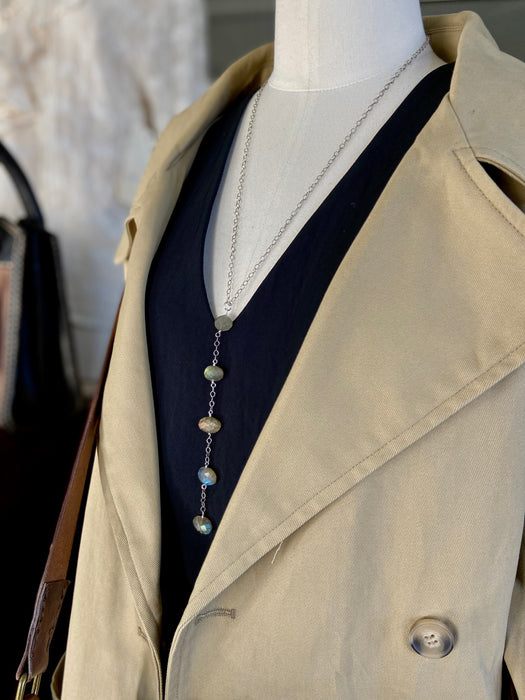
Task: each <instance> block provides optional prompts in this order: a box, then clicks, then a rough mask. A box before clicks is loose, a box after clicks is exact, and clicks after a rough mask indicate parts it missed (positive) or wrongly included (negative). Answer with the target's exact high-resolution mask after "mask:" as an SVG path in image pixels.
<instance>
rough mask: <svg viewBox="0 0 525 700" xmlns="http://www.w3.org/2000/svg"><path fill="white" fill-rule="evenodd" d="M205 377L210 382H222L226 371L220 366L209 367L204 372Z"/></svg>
mask: <svg viewBox="0 0 525 700" xmlns="http://www.w3.org/2000/svg"><path fill="white" fill-rule="evenodd" d="M204 377H205V378H206V379H207V380H208V381H210V382H220V381H221V379H222V378H223V377H224V370H223V369H222V367H219V365H208V366H207V367H206V369H205V370H204Z"/></svg>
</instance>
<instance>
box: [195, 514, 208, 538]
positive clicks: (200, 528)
mask: <svg viewBox="0 0 525 700" xmlns="http://www.w3.org/2000/svg"><path fill="white" fill-rule="evenodd" d="M193 527H194V528H195V529H196V530H197V532H200V533H201V535H209V534H210V532H211V531H212V524H211V522H210V521H209V520H208V518H203V516H202V515H196V516H195V517H194V518H193Z"/></svg>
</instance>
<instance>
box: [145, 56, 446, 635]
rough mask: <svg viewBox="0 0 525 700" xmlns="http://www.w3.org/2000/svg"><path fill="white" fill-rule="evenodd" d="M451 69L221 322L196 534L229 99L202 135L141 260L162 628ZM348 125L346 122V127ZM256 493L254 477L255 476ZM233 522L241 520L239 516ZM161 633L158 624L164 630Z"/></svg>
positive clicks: (432, 82) (187, 588)
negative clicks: (206, 256) (159, 233)
mask: <svg viewBox="0 0 525 700" xmlns="http://www.w3.org/2000/svg"><path fill="white" fill-rule="evenodd" d="M452 70H453V65H452V64H449V65H446V66H442V67H440V68H438V69H436V70H435V71H433V72H432V73H431V74H429V75H428V76H426V77H425V78H424V79H423V80H422V81H421V82H420V83H419V85H417V86H416V88H414V90H413V91H412V92H411V93H410V95H409V96H408V97H407V98H406V99H405V100H404V102H403V103H402V104H401V106H400V107H399V108H398V109H397V110H396V112H395V113H394V115H393V116H392V117H391V118H390V119H389V120H388V122H387V123H386V124H385V125H384V126H383V128H382V129H381V130H380V131H379V132H378V134H377V135H376V136H375V137H374V139H373V140H372V142H371V143H370V144H369V145H368V147H367V148H366V150H365V151H364V152H363V153H362V154H361V156H360V157H359V158H358V160H357V161H356V162H355V164H354V165H353V166H352V167H351V169H350V170H349V171H348V173H347V174H346V175H345V176H344V177H343V179H342V180H341V181H340V182H339V184H338V185H337V186H336V187H335V188H334V189H333V190H332V192H331V193H330V194H329V196H328V197H327V198H326V199H325V201H324V202H323V203H322V204H321V206H320V207H319V208H318V209H317V211H316V212H315V213H314V214H313V216H312V217H311V218H310V219H309V221H308V222H307V223H306V224H305V226H304V227H303V229H302V230H301V232H300V233H299V234H298V235H297V236H296V238H295V239H294V240H293V242H292V243H291V244H290V246H289V247H288V249H287V250H286V251H285V252H284V253H283V255H282V256H281V258H280V259H279V261H278V262H277V264H276V265H275V266H274V268H273V269H272V270H271V271H270V272H269V274H268V275H267V277H266V278H265V279H264V281H263V282H262V284H261V285H260V287H259V288H258V289H257V291H256V292H255V294H254V295H253V297H252V298H251V300H250V301H249V303H248V304H247V306H246V307H245V309H244V310H243V311H242V313H241V314H240V315H239V317H238V319H237V320H236V321H235V324H234V326H233V329H232V330H231V331H229V332H228V333H223V334H222V339H221V350H220V360H219V364H220V366H221V367H223V368H224V370H225V377H224V379H223V380H222V381H221V382H219V383H218V384H217V397H216V400H215V410H214V415H215V416H217V417H218V418H219V419H220V420H221V421H222V423H223V428H222V430H221V431H220V432H219V433H217V434H216V435H215V436H214V438H213V446H212V458H211V466H212V467H213V468H214V469H215V471H216V472H217V474H218V481H217V484H216V485H214V486H210V487H209V488H208V491H207V517H209V518H210V519H211V521H212V522H213V526H214V531H213V532H212V534H210V535H201V534H199V533H198V532H197V531H196V530H195V529H194V527H193V524H192V520H193V517H194V516H195V515H198V514H199V510H200V482H199V480H198V477H197V471H198V469H199V467H201V466H202V464H203V461H204V449H205V440H206V434H205V433H203V432H201V431H200V430H199V429H198V427H197V423H198V420H199V419H200V418H201V417H202V416H205V415H207V413H208V401H209V389H210V385H209V382H208V381H206V380H205V379H204V377H203V370H204V368H205V367H206V365H208V364H211V358H212V351H213V341H214V334H215V328H214V324H213V320H214V319H213V316H212V313H211V311H210V308H209V305H208V301H207V296H206V290H205V286H204V280H203V272H202V270H203V249H204V240H205V235H206V231H207V227H208V222H209V218H210V213H211V210H212V206H213V202H214V199H215V196H216V193H217V190H218V187H219V184H220V181H221V177H222V175H223V171H224V167H225V164H226V161H227V157H228V153H229V151H230V147H231V145H232V141H233V138H234V136H235V132H236V129H237V127H238V124H239V121H240V119H241V116H242V114H243V111H244V109H245V108H246V105H247V102H248V100H249V97H250V96H249V95H248V96H243V97H242V98H240V99H238V100H237V101H236V102H235V103H234V104H233V105H232V106H231V107H230V108H229V109H228V110H227V112H226V113H225V114H224V115H223V116H222V118H221V119H219V120H218V121H217V122H215V123H214V124H213V126H212V127H211V128H210V129H209V130H208V132H207V134H206V136H205V138H204V140H203V142H202V144H201V146H200V149H199V151H198V153H197V156H196V159H195V161H194V164H193V166H192V168H191V170H190V172H189V174H188V177H187V179H186V181H185V184H184V186H183V189H182V192H181V195H180V197H179V200H178V202H177V205H176V207H175V210H174V212H173V215H172V216H171V219H170V221H169V223H168V226H167V228H166V232H165V234H164V237H163V239H162V242H161V244H160V247H159V250H158V252H157V254H156V256H155V259H154V261H153V264H152V267H151V270H150V274H149V281H148V288H147V293H146V326H147V336H148V348H149V355H150V363H151V373H152V382H153V392H154V401H155V410H156V421H157V434H158V447H159V457H160V468H161V474H162V484H163V494H162V496H163V554H162V562H163V566H162V582H161V588H162V593H163V608H164V619H165V626H166V627H167V628H168V629H165V634H166V635H167V638H168V637H169V635H170V634H171V631H172V628H173V626H174V625H175V624H176V622H177V620H178V619H179V618H180V615H181V613H182V611H183V609H184V607H185V605H186V602H187V599H188V597H189V594H190V592H191V589H192V587H193V584H194V583H195V580H196V577H197V575H198V573H199V570H200V567H201V565H202V562H203V561H204V558H205V556H206V553H207V551H208V548H209V546H210V544H211V541H212V540H213V537H214V532H215V530H216V528H217V526H219V523H220V520H221V517H222V515H223V513H224V510H225V508H226V506H227V504H228V501H229V499H230V497H231V495H232V492H233V490H234V488H235V485H236V483H237V481H238V479H239V476H240V474H241V472H242V470H243V467H244V465H245V463H246V461H247V459H248V457H249V455H250V452H251V450H252V448H253V446H254V444H255V442H256V440H257V437H258V435H259V433H260V432H261V429H262V427H263V425H264V423H265V421H266V419H267V417H268V414H269V412H270V411H271V409H272V406H273V404H274V402H275V400H276V398H277V396H278V394H279V392H280V390H281V388H282V386H283V383H284V381H285V379H286V377H287V375H288V373H289V371H290V368H291V366H292V364H293V362H294V359H295V357H296V355H297V353H298V351H299V348H300V346H301V344H302V342H303V339H304V337H305V335H306V333H307V331H308V328H309V326H310V323H311V322H312V320H313V317H314V315H315V313H316V311H317V308H318V306H319V304H320V302H321V300H322V298H323V295H324V294H325V292H326V289H327V287H328V285H329V283H330V281H331V279H332V277H333V276H334V273H335V272H336V270H337V268H338V266H339V264H340V263H341V260H342V258H343V257H344V255H345V253H346V252H347V250H348V248H349V246H350V245H351V243H352V241H353V240H354V238H355V236H356V235H357V234H358V232H359V229H360V228H361V226H362V224H363V222H364V221H365V219H366V218H367V217H368V215H369V213H370V211H371V209H372V207H373V206H374V204H375V202H376V200H377V199H378V197H379V196H380V194H381V192H382V190H383V188H384V187H385V185H386V184H387V182H388V180H389V179H390V177H391V175H392V173H393V172H394V170H395V168H396V167H397V165H398V164H399V162H400V160H401V159H402V158H403V156H404V154H405V153H406V151H407V150H408V148H409V147H410V146H411V145H412V143H413V142H414V140H415V138H416V137H417V135H418V133H419V132H420V130H421V129H422V128H423V126H424V125H425V123H426V122H427V121H428V119H429V118H430V116H431V115H432V113H433V112H434V111H435V109H436V107H437V106H438V104H439V103H440V101H441V100H442V98H443V96H444V95H445V94H446V93H447V92H448V90H449V87H450V79H451V75H452ZM349 127H350V125H349ZM261 488H264V474H261ZM239 527H242V523H239ZM168 630H169V631H168Z"/></svg>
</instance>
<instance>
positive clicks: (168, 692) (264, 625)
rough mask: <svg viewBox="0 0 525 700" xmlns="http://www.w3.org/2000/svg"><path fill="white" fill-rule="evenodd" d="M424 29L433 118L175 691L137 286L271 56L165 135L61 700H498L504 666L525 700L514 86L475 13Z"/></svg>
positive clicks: (524, 430) (138, 218)
mask: <svg viewBox="0 0 525 700" xmlns="http://www.w3.org/2000/svg"><path fill="white" fill-rule="evenodd" d="M426 28H427V31H428V33H429V35H430V37H431V42H432V46H433V48H434V50H435V52H436V53H437V54H439V55H440V56H441V57H442V58H444V59H445V60H446V61H453V60H455V61H456V67H455V72H454V76H453V79H452V86H451V90H450V94H449V95H448V96H447V97H446V98H445V99H444V100H443V101H442V103H441V105H440V107H439V108H438V109H437V111H436V112H435V114H434V115H433V116H432V118H431V119H430V121H429V122H428V124H427V125H426V126H425V127H424V129H423V130H422V132H421V133H420V135H419V137H418V138H417V140H416V141H415V143H414V145H413V146H412V147H411V148H410V150H409V151H408V153H407V154H406V156H405V157H404V159H403V160H402V162H401V163H400V165H399V167H398V168H397V170H396V171H395V173H394V175H393V176H392V178H391V179H390V181H389V183H388V185H387V187H386V189H385V190H384V192H383V194H382V195H381V197H380V199H379V201H378V202H377V204H376V206H375V207H374V209H373V211H372V212H371V214H370V216H369V217H368V219H367V221H366V222H365V224H364V225H363V227H362V230H361V231H360V233H359V236H358V237H357V239H356V240H355V242H354V243H353V245H352V247H351V248H350V250H349V252H348V254H347V255H346V257H345V258H344V260H343V262H342V264H341V266H340V268H339V270H338V271H337V273H336V275H335V277H334V279H333V281H332V283H331V285H330V287H329V289H328V291H327V293H326V295H325V297H324V299H323V301H322V304H321V306H320V308H319V310H318V313H317V315H316V316H315V318H314V321H313V323H312V325H311V328H310V330H309V332H308V334H307V336H306V338H305V341H304V343H303V345H302V348H301V350H300V353H299V355H298V357H297V359H296V361H295V363H294V365H293V367H292V369H291V372H290V374H289V376H288V378H287V380H286V383H285V385H284V387H283V389H282V392H281V394H280V395H279V397H278V400H277V402H276V404H275V406H274V408H273V410H272V412H271V414H270V416H269V418H268V421H267V423H266V424H265V426H264V429H263V431H262V433H261V435H260V437H259V439H258V441H257V443H256V445H255V448H254V450H253V453H252V454H251V456H250V458H249V460H248V462H247V464H246V466H245V469H244V472H243V474H242V477H241V479H240V481H239V484H238V486H237V488H236V490H235V492H234V494H233V497H232V499H231V502H230V504H229V506H228V509H227V511H226V513H225V515H224V519H223V521H222V522H221V524H220V527H219V529H218V531H217V533H216V536H215V539H214V541H213V544H212V546H211V550H210V552H209V556H208V557H207V559H206V561H205V563H204V566H203V568H202V571H201V573H200V576H199V578H198V580H197V583H196V585H195V589H194V591H193V594H192V596H191V599H190V601H189V603H188V606H187V608H186V611H185V612H184V615H183V617H182V620H181V621H180V624H179V626H178V628H177V631H176V634H175V637H174V639H173V644H172V648H171V655H170V662H169V668H168V673H167V678H166V679H163V678H162V677H161V670H160V664H159V658H158V652H157V645H158V639H159V625H160V623H161V614H162V613H161V601H160V598H159V556H160V555H159V553H160V524H159V476H158V459H157V446H156V445H157V443H156V436H155V423H154V412H153V402H152V389H151V384H150V372H149V366H148V354H147V346H146V335H145V322H144V296H145V285H146V280H147V276H148V270H149V267H150V263H151V260H152V257H153V255H154V253H155V250H156V248H157V246H158V243H159V241H160V239H161V237H162V234H163V232H164V228H165V226H166V224H167V221H168V218H169V216H170V214H171V212H172V209H173V206H174V203H175V201H176V198H177V195H178V192H179V191H180V188H181V185H182V182H183V180H184V177H185V175H186V173H187V171H188V168H189V166H190V164H191V162H192V159H193V157H194V155H195V152H196V150H197V148H198V145H199V142H200V140H201V138H202V135H203V133H204V132H205V130H206V128H207V127H208V125H209V124H210V123H211V122H212V121H213V120H214V118H215V117H216V115H217V114H218V113H219V112H221V110H222V109H223V108H224V106H225V105H226V104H227V103H228V102H229V101H230V100H231V99H232V98H233V97H234V96H235V95H237V94H238V93H239V92H240V91H243V90H251V89H253V87H254V86H255V85H259V84H260V83H261V82H262V81H264V80H265V78H266V77H267V76H268V75H269V73H270V71H271V47H263V48H262V49H259V50H257V51H255V52H253V53H252V54H250V55H249V56H247V57H246V58H244V59H242V60H241V61H240V62H238V63H237V64H235V65H234V66H232V67H231V68H230V69H229V70H228V71H227V72H226V74H225V75H223V76H222V77H221V78H220V79H219V81H218V82H217V83H216V84H215V85H214V86H213V87H212V88H211V89H210V90H209V91H208V92H207V93H206V94H205V95H204V97H202V99H200V100H199V101H198V102H197V103H196V104H195V105H194V106H192V107H190V108H189V109H188V110H186V111H185V112H184V113H182V114H181V115H179V116H177V117H176V118H175V119H174V120H173V121H172V122H171V124H170V125H169V126H168V128H167V130H166V132H165V133H164V135H163V136H162V137H161V139H160V142H159V144H158V146H157V148H156V150H155V152H154V154H153V157H152V159H151V163H150V165H149V166H148V169H147V171H146V174H145V176H144V179H143V182H142V184H141V186H140V188H139V192H138V195H137V198H136V201H135V203H134V205H133V208H132V211H131V215H130V217H129V219H128V220H127V234H126V236H125V238H124V239H123V242H122V244H121V247H120V250H119V256H120V259H121V260H123V261H124V260H125V261H126V266H127V285H126V291H125V296H124V300H123V306H122V313H121V318H120V322H119V326H118V333H117V338H116V344H115V350H114V356H113V360H112V363H111V368H110V373H109V378H108V382H107V388H106V391H105V397H104V405H103V417H102V426H101V431H100V443H99V448H98V455H97V459H96V463H95V466H94V472H93V477H92V481H91V487H90V494H89V502H88V506H87V513H86V518H85V523H84V530H83V537H82V545H81V554H80V562H79V565H78V575H77V580H76V586H75V593H74V604H73V613H72V618H71V627H70V635H69V642H68V647H67V654H66V664H65V678H64V684H63V690H62V698H64V700H93V698H97V699H99V700H117V699H122V700H134V699H139V700H157V699H159V698H162V697H163V696H164V694H165V697H166V698H169V700H175V699H177V700H244V699H254V700H268V699H276V700H277V699H278V700H299V699H300V700H310V699H317V698H319V699H322V700H333V699H338V700H343V699H344V700H416V699H417V700H423V699H425V700H426V699H427V698H429V697H434V698H439V700H445V699H446V700H449V699H457V700H488V699H490V700H496V698H498V697H499V693H500V682H501V680H500V677H501V665H502V656H503V654H504V653H505V659H506V662H507V664H508V667H509V669H510V673H511V675H512V677H513V679H514V682H515V685H516V688H517V691H518V694H519V697H520V699H521V698H525V591H524V578H525V570H524V568H523V566H524V559H523V558H522V559H521V564H519V563H518V562H519V560H520V548H521V546H522V533H523V518H524V511H525V463H524V462H525V368H524V367H523V366H522V365H523V362H524V361H525V214H524V213H523V211H521V210H520V208H519V207H518V206H517V205H516V204H515V203H514V202H518V201H519V198H520V197H522V198H523V199H525V66H524V65H523V64H521V63H520V62H519V61H517V60H516V59H513V58H511V57H509V56H507V55H505V54H503V53H501V52H500V51H499V50H498V48H497V46H496V45H495V43H494V41H493V39H492V38H491V37H490V35H489V34H488V32H487V30H486V29H485V27H484V26H483V24H482V22H481V20H480V19H479V17H478V16H477V15H474V14H472V13H468V12H466V13H461V14H458V15H448V16H443V17H434V18H428V19H427V20H426ZM481 163H489V164H493V165H495V166H496V168H497V169H498V170H499V171H500V172H501V174H502V177H504V178H505V179H506V181H507V185H508V184H509V183H512V185H513V187H514V192H513V193H510V190H508V192H509V195H510V194H511V196H507V194H505V192H504V191H503V190H502V188H501V186H499V185H497V184H496V183H495V182H494V180H493V179H492V178H491V177H489V175H488V174H487V173H486V171H485V169H484V167H483V166H482V165H481ZM511 197H512V198H511ZM132 243H133V245H132ZM425 617H432V618H436V619H439V620H441V621H443V622H444V624H445V625H446V626H447V629H449V630H454V631H455V644H454V648H453V649H452V651H451V653H450V654H448V655H447V656H445V657H443V658H427V657H426V656H424V655H420V654H418V653H416V651H414V649H413V648H412V647H411V645H410V643H409V631H410V629H411V627H412V626H413V624H414V623H415V622H416V621H417V620H418V619H421V618H425ZM58 681H59V678H58V676H57V678H56V682H57V686H58ZM59 692H60V691H58V690H57V691H56V693H57V697H58V693H59Z"/></svg>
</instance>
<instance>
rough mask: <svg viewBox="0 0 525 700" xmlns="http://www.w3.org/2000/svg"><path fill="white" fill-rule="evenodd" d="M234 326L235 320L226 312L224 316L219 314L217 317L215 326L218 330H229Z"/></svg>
mask: <svg viewBox="0 0 525 700" xmlns="http://www.w3.org/2000/svg"><path fill="white" fill-rule="evenodd" d="M232 326H233V321H232V320H231V318H230V317H229V316H227V315H226V314H224V316H217V318H216V319H215V328H216V329H217V330H218V331H229V330H230V328H231V327H232Z"/></svg>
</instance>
